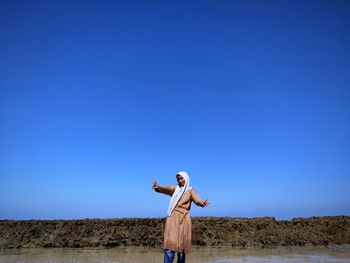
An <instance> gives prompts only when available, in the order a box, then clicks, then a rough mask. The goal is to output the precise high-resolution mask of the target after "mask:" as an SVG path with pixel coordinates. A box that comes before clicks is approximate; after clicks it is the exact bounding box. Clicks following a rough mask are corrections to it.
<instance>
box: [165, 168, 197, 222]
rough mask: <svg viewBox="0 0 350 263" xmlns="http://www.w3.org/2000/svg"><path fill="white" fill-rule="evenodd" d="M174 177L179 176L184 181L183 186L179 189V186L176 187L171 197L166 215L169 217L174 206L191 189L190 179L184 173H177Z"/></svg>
mask: <svg viewBox="0 0 350 263" xmlns="http://www.w3.org/2000/svg"><path fill="white" fill-rule="evenodd" d="M176 175H181V176H182V177H183V178H184V179H185V185H184V186H182V187H180V186H179V185H177V186H176V188H175V191H174V193H173V195H172V196H171V199H170V203H169V208H168V213H167V215H168V216H170V215H171V212H173V210H174V208H175V206H176V205H177V203H178V202H179V201H180V199H181V198H182V197H183V196H184V194H185V193H186V192H187V191H188V190H190V189H191V187H190V177H189V175H188V174H187V173H186V172H179V173H177V174H176Z"/></svg>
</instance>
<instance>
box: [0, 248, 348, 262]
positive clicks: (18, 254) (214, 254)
mask: <svg viewBox="0 0 350 263" xmlns="http://www.w3.org/2000/svg"><path fill="white" fill-rule="evenodd" d="M162 261H163V254H162V251H161V250H160V249H154V248H142V247H118V248H110V249H106V248H83V249H78V248H75V249H73V248H45V249H44V248H31V249H10V250H0V262H9V263H11V262H17V263H18V262H39V263H42V262H50V263H54V262H57V263H58V262H60V263H61V262H74V263H78V262H79V263H80V262H102V263H112V262H128V263H131V262H135V263H136V262H147V263H153V262H162ZM175 262H176V260H175ZM186 262H188V263H191V262H208V263H209V262H211V263H214V262H225V263H236V262H244V263H258V262H272V263H282V262H295V263H299V262H300V263H301V262H303V263H304V262H313V263H320V262H322V263H340V262H341V263H346V262H349V263H350V245H342V246H328V247H293V248H263V249H253V248H250V249H237V248H230V247H224V248H212V247H194V248H193V252H192V253H191V254H189V255H187V260H186Z"/></svg>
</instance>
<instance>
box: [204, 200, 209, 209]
mask: <svg viewBox="0 0 350 263" xmlns="http://www.w3.org/2000/svg"><path fill="white" fill-rule="evenodd" d="M208 205H209V199H206V200H204V202H203V207H207V206H208Z"/></svg>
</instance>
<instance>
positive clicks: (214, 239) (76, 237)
mask: <svg viewBox="0 0 350 263" xmlns="http://www.w3.org/2000/svg"><path fill="white" fill-rule="evenodd" d="M164 222H165V220H164V219H160V218H121V219H82V220H23V221H14V220H0V249H7V248H20V247H98V246H102V247H115V246H151V247H161V246H162V241H163V228H164ZM192 223H193V225H192V243H193V244H194V245H202V246H233V247H270V246H305V245H328V244H350V217H349V216H326V217H310V218H294V219H292V220H290V221H287V220H280V221H278V220H275V218H273V217H263V218H229V217H193V218H192Z"/></svg>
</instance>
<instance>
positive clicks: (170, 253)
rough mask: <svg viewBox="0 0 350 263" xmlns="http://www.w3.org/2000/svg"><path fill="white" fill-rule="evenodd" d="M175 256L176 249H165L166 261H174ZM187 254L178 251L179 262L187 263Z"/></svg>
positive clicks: (171, 262) (170, 262)
mask: <svg viewBox="0 0 350 263" xmlns="http://www.w3.org/2000/svg"><path fill="white" fill-rule="evenodd" d="M174 258H175V251H172V250H169V249H165V250H164V263H173V261H174ZM185 259H186V254H185V253H184V252H181V253H180V252H178V253H177V263H185Z"/></svg>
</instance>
